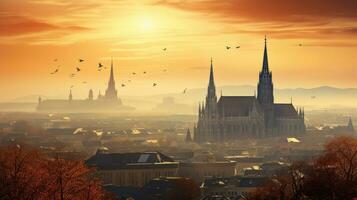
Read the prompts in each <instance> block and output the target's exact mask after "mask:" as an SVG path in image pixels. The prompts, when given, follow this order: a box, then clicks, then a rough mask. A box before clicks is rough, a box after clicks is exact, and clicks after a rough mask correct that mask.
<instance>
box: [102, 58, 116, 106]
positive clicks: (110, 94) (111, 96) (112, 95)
mask: <svg viewBox="0 0 357 200" xmlns="http://www.w3.org/2000/svg"><path fill="white" fill-rule="evenodd" d="M105 99H106V100H117V99H118V95H117V90H116V89H115V80H114V70H113V59H112V62H111V67H110V78H109V82H108V88H107V90H106V91H105Z"/></svg>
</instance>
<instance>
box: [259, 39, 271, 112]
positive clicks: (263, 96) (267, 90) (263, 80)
mask: <svg viewBox="0 0 357 200" xmlns="http://www.w3.org/2000/svg"><path fill="white" fill-rule="evenodd" d="M258 101H259V103H261V104H262V105H263V106H267V105H272V104H274V94H273V80H272V73H271V71H269V64H268V52H267V38H266V37H265V45H264V56H263V67H262V71H261V72H260V73H259V83H258Z"/></svg>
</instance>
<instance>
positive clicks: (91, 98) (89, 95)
mask: <svg viewBox="0 0 357 200" xmlns="http://www.w3.org/2000/svg"><path fill="white" fill-rule="evenodd" d="M88 100H90V101H92V100H93V90H92V89H90V90H89V94H88Z"/></svg>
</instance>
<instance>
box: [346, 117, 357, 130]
mask: <svg viewBox="0 0 357 200" xmlns="http://www.w3.org/2000/svg"><path fill="white" fill-rule="evenodd" d="M347 129H348V130H349V131H350V132H354V131H355V130H354V128H353V123H352V118H351V117H350V118H349V119H348V125H347Z"/></svg>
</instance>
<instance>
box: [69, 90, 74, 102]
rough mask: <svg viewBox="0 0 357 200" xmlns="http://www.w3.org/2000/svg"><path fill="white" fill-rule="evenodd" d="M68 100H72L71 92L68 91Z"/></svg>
mask: <svg viewBox="0 0 357 200" xmlns="http://www.w3.org/2000/svg"><path fill="white" fill-rule="evenodd" d="M68 100H69V101H72V100H73V95H72V90H69V95H68Z"/></svg>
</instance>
